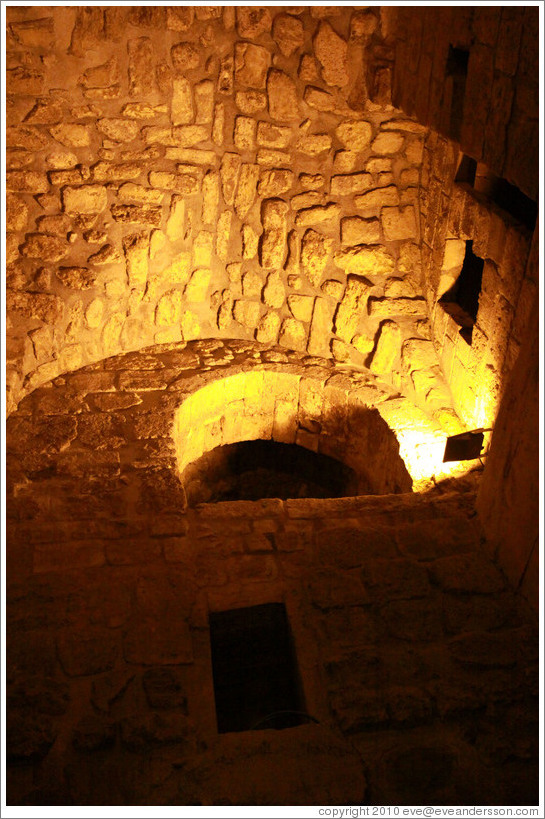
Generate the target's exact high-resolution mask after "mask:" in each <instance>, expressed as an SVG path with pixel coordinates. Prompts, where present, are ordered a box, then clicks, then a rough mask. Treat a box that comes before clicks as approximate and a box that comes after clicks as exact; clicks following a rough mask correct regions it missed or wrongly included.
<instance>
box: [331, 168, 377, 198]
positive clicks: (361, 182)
mask: <svg viewBox="0 0 545 819" xmlns="http://www.w3.org/2000/svg"><path fill="white" fill-rule="evenodd" d="M372 186H373V177H372V175H371V174H370V173H350V174H338V175H336V176H332V177H331V193H332V194H333V196H350V195H351V194H355V193H357V194H359V193H363V192H364V191H367V190H369V189H370V188H371V187H372Z"/></svg>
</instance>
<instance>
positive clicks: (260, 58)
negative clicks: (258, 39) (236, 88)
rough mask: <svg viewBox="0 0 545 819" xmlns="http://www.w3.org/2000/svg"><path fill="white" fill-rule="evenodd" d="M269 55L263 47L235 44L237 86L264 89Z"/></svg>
mask: <svg viewBox="0 0 545 819" xmlns="http://www.w3.org/2000/svg"><path fill="white" fill-rule="evenodd" d="M270 64H271V55H270V53H269V52H268V51H267V49H266V48H263V46H259V45H255V43H236V45H235V62H234V67H235V80H236V82H237V85H241V86H250V88H255V89H261V88H265V83H266V80H267V71H268V70H269V66H270Z"/></svg>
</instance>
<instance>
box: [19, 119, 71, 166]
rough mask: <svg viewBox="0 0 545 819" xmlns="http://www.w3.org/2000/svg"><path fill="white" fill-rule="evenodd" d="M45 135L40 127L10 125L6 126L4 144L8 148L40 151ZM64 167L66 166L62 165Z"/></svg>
mask: <svg viewBox="0 0 545 819" xmlns="http://www.w3.org/2000/svg"><path fill="white" fill-rule="evenodd" d="M46 144H47V137H46V135H45V134H43V133H42V131H41V129H39V128H35V127H34V126H31V127H28V128H25V127H24V126H18V125H10V126H9V127H8V128H6V145H9V147H10V148H21V149H22V150H26V151H40V150H41V149H42V148H45V146H46ZM64 167H66V166H64Z"/></svg>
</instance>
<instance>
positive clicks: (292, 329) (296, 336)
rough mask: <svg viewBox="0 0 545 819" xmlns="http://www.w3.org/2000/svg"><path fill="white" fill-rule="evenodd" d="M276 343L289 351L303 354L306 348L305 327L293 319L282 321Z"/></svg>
mask: <svg viewBox="0 0 545 819" xmlns="http://www.w3.org/2000/svg"><path fill="white" fill-rule="evenodd" d="M278 343H279V344H281V345H282V347H288V348H289V349H290V350H299V351H300V352H303V351H304V350H305V349H306V346H307V331H306V329H305V326H304V325H303V324H301V322H300V321H297V320H296V319H293V318H287V319H284V321H283V322H282V327H281V329H280V336H279V338H278Z"/></svg>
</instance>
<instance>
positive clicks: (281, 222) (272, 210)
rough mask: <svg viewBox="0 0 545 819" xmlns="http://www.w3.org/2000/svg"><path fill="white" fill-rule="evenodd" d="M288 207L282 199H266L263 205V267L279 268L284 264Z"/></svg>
mask: <svg viewBox="0 0 545 819" xmlns="http://www.w3.org/2000/svg"><path fill="white" fill-rule="evenodd" d="M287 212H288V205H287V204H286V202H284V201H282V200H281V199H266V200H265V201H264V202H263V205H262V212H261V216H262V223H263V235H262V237H261V265H262V266H263V267H265V268H271V267H273V268H279V267H282V265H283V263H284V258H285V255H286V239H287V220H286V217H287Z"/></svg>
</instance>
